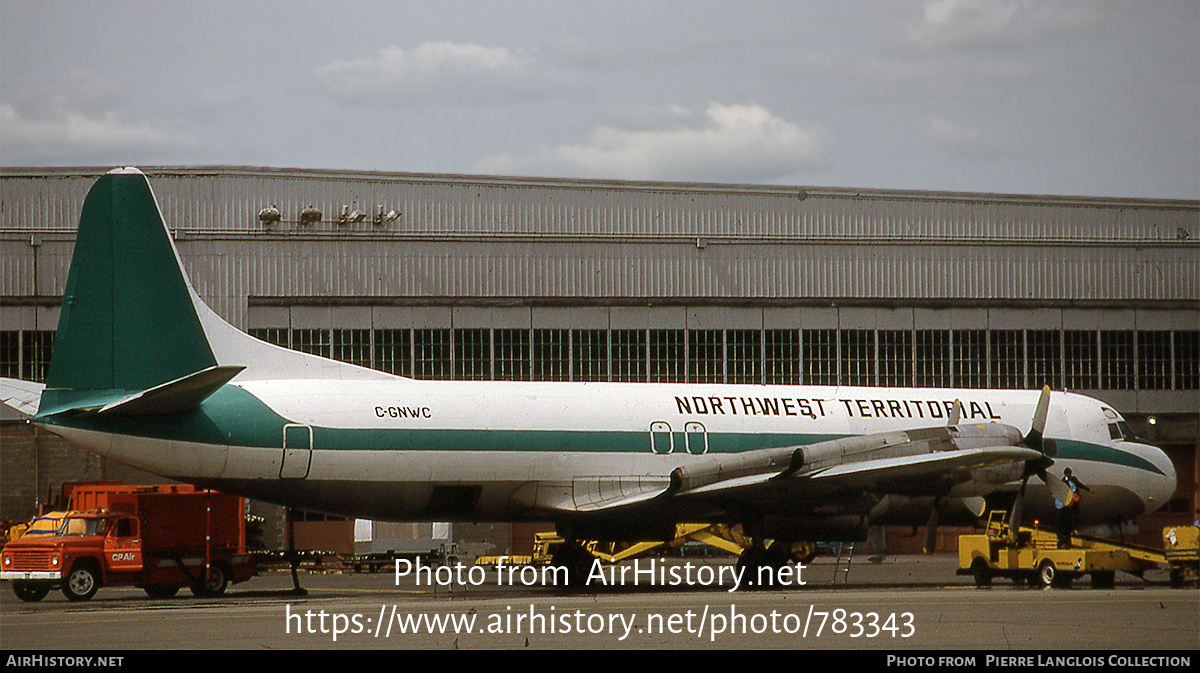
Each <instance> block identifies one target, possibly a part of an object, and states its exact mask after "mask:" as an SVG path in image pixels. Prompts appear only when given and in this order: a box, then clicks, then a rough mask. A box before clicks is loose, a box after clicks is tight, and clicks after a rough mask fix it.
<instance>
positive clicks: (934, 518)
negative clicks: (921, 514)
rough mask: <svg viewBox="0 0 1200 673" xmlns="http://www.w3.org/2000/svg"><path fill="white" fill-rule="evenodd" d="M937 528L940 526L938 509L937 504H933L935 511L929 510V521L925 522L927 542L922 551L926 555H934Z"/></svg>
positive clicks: (922, 546)
mask: <svg viewBox="0 0 1200 673" xmlns="http://www.w3.org/2000/svg"><path fill="white" fill-rule="evenodd" d="M937 526H938V507H937V503H936V502H935V503H933V509H931V510H929V521H927V522H925V542H923V543H922V545H921V550H922V551H924V552H925V553H926V554H932V553H933V551H934V547H935V546H936V545H937Z"/></svg>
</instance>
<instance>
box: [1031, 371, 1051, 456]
mask: <svg viewBox="0 0 1200 673" xmlns="http://www.w3.org/2000/svg"><path fill="white" fill-rule="evenodd" d="M1049 413H1050V386H1045V387H1043V388H1042V394H1041V396H1039V397H1038V402H1037V410H1036V411H1034V412H1033V425H1032V426H1030V428H1029V434H1028V435H1025V446H1028V447H1029V448H1031V449H1034V450H1035V451H1041V450H1042V433H1044V432H1045V431H1046V416H1047V415H1049Z"/></svg>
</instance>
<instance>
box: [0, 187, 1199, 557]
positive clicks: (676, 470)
mask: <svg viewBox="0 0 1200 673" xmlns="http://www.w3.org/2000/svg"><path fill="white" fill-rule="evenodd" d="M3 390H4V393H5V397H7V398H9V399H11V400H14V401H13V402H12V403H13V404H15V405H22V404H23V405H24V407H25V409H27V410H28V411H29V412H30V413H32V414H33V418H32V422H34V423H36V424H37V425H38V426H40V427H42V428H45V429H47V430H49V431H51V432H54V433H56V434H58V435H61V436H62V437H64V438H66V439H67V440H68V441H70V442H71V443H73V444H76V445H78V446H80V447H83V448H85V449H87V450H89V451H92V452H95V453H97V454H100V455H102V456H107V457H109V458H112V459H114V460H117V461H120V462H122V463H127V464H129V465H132V466H134V467H138V468H141V469H143V470H146V471H149V472H152V473H154V474H157V475H161V476H164V477H168V478H171V479H176V480H179V481H183V482H188V483H192V484H195V485H197V486H202V487H208V488H215V489H219V490H222V491H226V492H229V493H235V494H239V495H243V496H246V497H250V498H254V499H258V500H263V501H268V502H273V503H279V504H283V505H287V506H293V507H300V508H304V509H309V510H315V511H321V512H327V513H332V514H339V515H345V516H351V517H358V518H368V519H376V520H394V521H470V522H515V521H541V522H551V523H553V524H555V525H556V526H557V528H558V530H559V531H560V532H561V533H562V534H563V536H564V537H566V538H567V539H568V540H570V541H580V540H587V539H606V540H655V539H669V538H670V537H672V536H673V534H674V525H675V524H676V523H682V522H711V523H719V522H723V523H728V524H731V525H733V524H741V525H743V527H744V529H745V530H746V531H747V532H748V533H749V535H750V537H751V538H752V539H753V540H754V543H753V545H752V546H751V547H750V548H749V549H748V550H747V551H746V552H745V553H744V554H743V558H742V559H741V560H740V561H739V562H740V563H744V564H747V565H748V566H750V567H752V568H753V567H761V566H766V565H771V566H778V565H780V564H781V563H786V562H788V561H789V559H787V558H783V557H785V556H786V555H787V550H788V549H790V544H782V545H781V544H770V550H768V548H767V546H768V542H767V541H768V540H774V541H784V542H785V543H790V542H799V541H807V540H829V541H833V540H854V539H863V536H864V535H865V531H866V528H867V526H869V525H880V524H897V523H907V524H912V525H913V526H914V527H915V526H918V525H921V524H925V525H927V534H931V533H932V530H933V529H935V528H936V525H937V523H938V520H939V516H945V515H946V513H947V512H951V513H953V512H959V513H963V512H965V513H967V516H968V517H975V516H979V515H982V514H983V512H984V511H985V509H987V508H988V507H990V506H993V505H994V504H995V503H997V502H999V503H1005V504H1006V505H1008V506H1012V517H1013V519H1014V520H1016V521H1020V520H1022V519H1030V518H1042V519H1047V518H1048V517H1050V516H1051V515H1052V513H1053V509H1054V507H1055V505H1054V498H1055V497H1056V496H1057V497H1059V498H1060V500H1061V499H1062V498H1063V497H1064V496H1063V495H1062V488H1063V482H1062V481H1061V475H1062V470H1063V469H1064V468H1066V467H1070V468H1072V470H1073V472H1074V473H1075V475H1077V476H1078V477H1079V478H1081V479H1082V480H1083V481H1084V482H1085V483H1087V484H1088V486H1089V487H1090V489H1091V490H1090V491H1088V492H1084V493H1083V499H1082V502H1081V512H1082V517H1083V518H1082V521H1081V523H1082V524H1084V525H1088V524H1093V523H1101V522H1112V521H1121V520H1128V519H1130V518H1132V517H1134V516H1136V515H1139V514H1141V513H1143V512H1149V511H1153V510H1155V509H1157V508H1158V507H1161V506H1162V505H1163V504H1165V503H1166V501H1167V499H1168V498H1169V497H1170V496H1171V494H1172V492H1173V491H1174V489H1175V485H1176V478H1175V477H1176V475H1175V471H1174V469H1173V467H1172V464H1171V461H1170V460H1169V458H1168V457H1167V456H1166V454H1165V453H1164V452H1163V451H1161V450H1160V449H1158V448H1156V447H1154V446H1151V445H1149V444H1147V443H1146V442H1144V441H1142V440H1140V439H1137V438H1136V437H1135V436H1134V435H1133V433H1132V432H1131V431H1130V429H1129V426H1128V424H1127V423H1125V421H1124V419H1123V418H1122V417H1121V415H1120V414H1119V413H1117V412H1116V411H1115V410H1114V409H1113V408H1112V407H1111V406H1109V405H1107V404H1105V403H1104V402H1102V401H1099V400H1096V399H1092V398H1089V397H1086V396H1083V395H1079V394H1074V393H1066V392H1051V391H1050V390H1049V389H1048V388H1046V389H1043V390H1042V391H1037V390H966V389H961V390H959V389H922V388H894V389H888V388H854V387H844V386H840V387H839V386H776V385H746V384H729V385H726V384H689V383H670V384H666V383H664V384H652V383H595V382H587V383H578V382H574V383H572V382H507V381H487V382H477V381H470V382H467V381H428V380H414V379H409V378H403V377H399V376H394V375H391V374H387V373H383V372H379V371H375V370H371V369H367V368H364V367H360V366H355V365H352V364H347V363H342V362H337V361H334V360H330V359H326V358H322V357H318V356H315V355H309V354H305V353H301V352H298V351H292V350H289V349H285V348H281V347H278V346H275V345H272V344H268V343H266V342H264V341H260V340H258V339H255V338H253V337H250V336H249V335H247V334H245V333H243V332H242V331H240V330H238V329H237V328H235V327H233V326H232V325H230V324H229V323H227V322H226V321H225V320H223V319H222V318H221V317H220V316H218V315H217V314H216V313H215V312H214V311H212V310H211V309H210V308H209V307H208V306H207V305H206V304H205V303H204V302H203V301H202V300H201V298H200V297H199V295H198V294H197V292H196V290H195V289H194V288H193V286H192V284H191V282H190V281H189V280H188V277H187V275H186V273H185V272H184V269H183V264H182V262H181V260H180V258H179V254H178V251H177V250H176V249H175V246H174V244H173V242H172V238H171V236H170V232H169V230H168V228H167V226H166V224H165V223H164V221H163V218H162V215H161V213H160V210H159V208H158V204H157V201H156V199H155V196H154V194H153V191H152V188H151V185H150V183H149V181H148V179H147V178H146V176H145V175H144V174H143V173H141V172H140V171H139V170H137V169H135V168H120V169H114V170H113V171H111V172H109V173H108V174H106V175H104V176H102V177H100V178H99V180H98V181H97V182H96V183H95V184H94V186H93V187H92V188H91V190H90V191H89V193H88V195H87V197H86V199H85V202H84V206H83V209H82V213H81V217H80V226H79V233H78V237H77V240H76V244H75V250H74V257H73V259H72V263H71V268H70V273H69V276H68V280H67V285H66V288H65V291H64V295H63V302H62V312H61V317H60V321H59V325H58V332H57V335H56V339H55V342H54V351H53V357H52V360H51V364H50V369H49V372H48V376H47V381H46V384H45V387H44V389H41V388H40V387H38V388H31V387H30V386H29V385H28V384H26V385H24V386H22V385H18V384H16V383H15V382H12V381H7V382H6V385H5V386H4V387H3ZM1034 476H1037V477H1038V479H1037V480H1032V479H1031V477H1034ZM1039 482H1040V483H1039ZM939 512H941V513H942V514H939ZM929 544H930V543H929V542H928V541H927V545H929ZM565 549H567V550H570V549H572V547H571V546H570V545H568V546H566V547H565ZM780 550H782V551H780ZM572 554H574V555H572ZM578 560H579V553H578V552H570V551H565V552H563V556H562V557H561V558H556V559H555V562H556V563H560V564H563V565H568V566H570V565H572V564H575V565H577V564H578Z"/></svg>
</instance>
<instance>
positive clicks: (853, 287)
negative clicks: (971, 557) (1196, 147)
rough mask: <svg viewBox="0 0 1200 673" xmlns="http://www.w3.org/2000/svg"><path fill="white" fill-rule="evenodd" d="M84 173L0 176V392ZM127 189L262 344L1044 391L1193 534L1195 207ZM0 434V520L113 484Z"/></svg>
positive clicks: (421, 181) (441, 374)
mask: <svg viewBox="0 0 1200 673" xmlns="http://www.w3.org/2000/svg"><path fill="white" fill-rule="evenodd" d="M105 170H107V169H89V168H83V169H80V168H63V169H0V193H2V196H3V208H2V209H0V376H7V377H15V378H24V379H31V380H40V379H41V378H43V377H44V374H45V370H46V364H47V362H48V360H49V354H50V350H51V347H52V343H53V335H54V329H55V326H56V324H57V319H58V312H59V307H58V304H59V301H60V299H61V295H62V292H63V286H64V284H65V282H66V276H67V271H68V267H69V265H70V257H71V251H72V247H73V241H74V235H75V229H76V227H77V226H78V218H79V211H80V208H81V205H82V202H83V198H84V195H85V194H86V193H87V190H88V188H89V187H90V186H91V184H92V182H93V181H94V180H95V179H96V178H97V177H98V176H99V175H101V174H102V173H103V172H104V171H105ZM143 170H144V172H145V173H146V174H147V176H148V177H149V179H150V182H151V185H152V186H153V188H154V191H155V193H156V195H157V198H158V201H159V204H160V206H161V208H162V211H163V215H164V218H165V220H166V222H167V225H168V226H169V227H170V229H171V230H172V232H173V233H174V237H175V242H176V245H177V246H178V248H179V252H180V255H181V257H182V259H183V262H184V265H185V267H186V269H187V272H188V274H189V275H190V277H191V280H192V282H193V284H194V285H195V287H196V290H197V291H198V292H199V293H200V295H201V296H202V297H203V298H204V299H205V300H206V301H207V302H208V303H209V304H210V305H211V306H212V307H213V309H215V310H216V311H217V312H218V313H219V314H221V315H222V316H224V317H225V318H226V319H227V320H229V321H230V322H231V323H233V324H234V325H236V326H238V327H240V328H243V329H246V330H247V331H249V332H250V333H251V334H254V335H255V336H258V337H260V338H262V339H265V340H268V341H272V342H275V343H278V344H281V345H284V346H288V347H291V348H295V349H299V350H304V351H308V352H313V353H319V354H322V355H327V356H331V357H334V358H338V359H343V360H347V361H350V362H354V363H358V364H362V365H365V366H368V367H374V368H377V369H382V370H385V371H389V372H393V373H396V374H400V375H403V376H411V377H415V378H419V379H421V378H423V379H431V378H453V379H495V380H500V379H509V380H529V379H536V380H576V381H579V380H583V381H609V380H611V381H691V382H736V383H786V384H841V385H856V386H860V385H865V386H885V387H896V386H903V387H910V386H911V387H980V388H1040V387H1041V386H1042V385H1044V384H1048V385H1050V386H1051V387H1052V388H1055V389H1060V390H1061V389H1066V390H1072V391H1078V392H1083V393H1085V394H1089V395H1093V396H1095V397H1099V398H1101V399H1104V400H1107V401H1108V402H1110V403H1111V404H1113V405H1114V406H1115V407H1116V408H1117V409H1118V410H1120V411H1121V412H1122V413H1123V414H1125V415H1126V417H1127V418H1128V419H1129V420H1130V423H1131V425H1132V426H1133V428H1134V429H1135V431H1136V432H1137V433H1138V434H1139V435H1140V436H1144V437H1146V438H1148V439H1150V440H1151V441H1152V442H1154V443H1156V444H1158V445H1160V446H1162V447H1163V448H1165V449H1166V450H1167V451H1168V452H1169V454H1170V455H1171V457H1172V460H1173V461H1174V462H1175V466H1176V470H1177V472H1178V474H1179V478H1180V481H1179V489H1178V490H1177V492H1176V493H1175V496H1174V499H1173V500H1172V501H1171V502H1170V503H1168V505H1167V507H1166V514H1162V515H1159V516H1160V517H1169V516H1175V517H1176V518H1180V519H1181V520H1182V519H1186V520H1187V521H1189V522H1190V521H1191V517H1193V516H1194V512H1195V508H1196V506H1197V502H1196V501H1197V494H1196V491H1197V482H1196V473H1197V468H1196V461H1197V438H1198V436H1200V202H1197V201H1178V200H1141V199H1119V198H1074V197H1058V196H1020V195H997V194H967V193H942V192H913V191H891V190H868V189H832V188H816V187H778V186H754V185H715V184H681V183H649V182H617V181H596V180H557V179H528V178H508V177H482V176H458V175H425V174H400V173H375V172H346V171H321V170H277V169H268V168H245V167H201V168H177V167H176V168H146V169H143ZM3 436H4V438H5V441H4V451H3V454H4V455H3V470H2V472H3V474H2V477H0V478H2V479H3V489H2V493H3V498H2V499H0V518H23V517H27V516H29V515H30V514H31V513H32V512H33V510H34V509H35V508H36V506H37V504H38V503H41V502H45V501H46V499H47V498H48V497H49V494H51V493H53V492H54V491H55V489H57V487H58V484H59V483H61V482H62V481H66V480H81V479H97V478H114V477H118V478H125V479H127V480H135V479H138V478H139V476H138V475H130V474H128V469H127V468H122V467H119V466H115V465H107V464H105V463H104V461H101V460H100V459H98V458H96V457H94V456H86V455H83V454H82V452H75V451H74V450H72V449H68V448H65V447H62V446H60V445H59V444H58V443H56V440H52V439H51V438H47V437H45V436H44V434H43V435H40V436H39V435H38V434H37V433H36V432H35V431H34V430H33V429H31V428H28V427H27V426H22V425H20V424H18V423H14V422H11V421H10V422H8V423H6V424H5V430H4V435H3ZM143 476H144V475H143ZM1081 476H1082V475H1081ZM149 478H150V479H154V478H153V477H149ZM501 551H503V550H501Z"/></svg>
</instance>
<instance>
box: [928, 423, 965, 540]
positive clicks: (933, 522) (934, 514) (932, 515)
mask: <svg viewBox="0 0 1200 673" xmlns="http://www.w3.org/2000/svg"><path fill="white" fill-rule="evenodd" d="M962 406H963V404H962V400H954V406H953V407H951V408H950V418H949V421H948V422H947V423H946V427H951V428H952V427H954V426H956V425H958V422H959V420H960V419H961V418H962ZM941 502H942V499H941V498H934V500H933V507H932V508H931V509H930V510H929V520H928V521H926V522H925V541H924V542H923V543H922V544H921V550H922V551H924V552H925V553H926V554H932V553H933V552H934V547H935V546H936V545H937V527H938V506H939V505H940V504H941Z"/></svg>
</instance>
